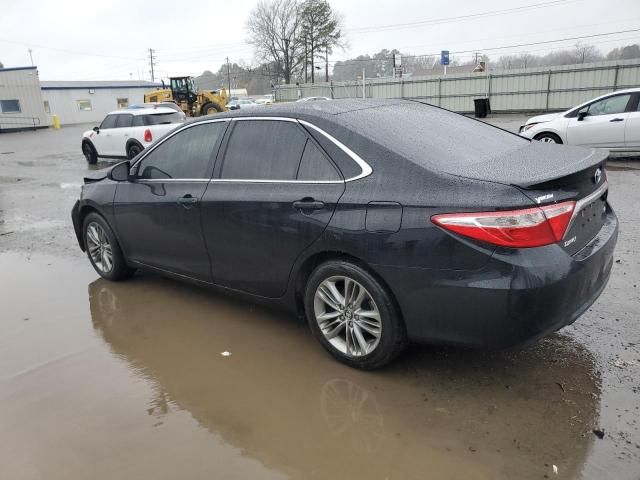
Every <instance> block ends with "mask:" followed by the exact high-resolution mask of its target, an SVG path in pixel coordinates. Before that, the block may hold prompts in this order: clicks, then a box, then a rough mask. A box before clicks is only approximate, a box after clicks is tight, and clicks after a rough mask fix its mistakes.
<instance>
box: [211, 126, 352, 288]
mask: <svg viewBox="0 0 640 480" xmlns="http://www.w3.org/2000/svg"><path fill="white" fill-rule="evenodd" d="M232 123H233V131H232V132H231V134H230V137H229V139H228V141H227V142H226V147H223V149H224V150H225V152H224V158H219V161H218V162H217V166H216V172H215V174H214V179H213V180H212V182H211V183H210V184H209V186H208V188H207V191H206V192H205V195H204V197H203V202H202V224H203V229H204V236H205V241H206V242H207V247H208V250H209V255H210V258H211V270H212V276H213V281H214V283H216V284H218V285H222V286H225V287H228V288H232V289H235V290H241V291H245V292H249V293H252V294H255V295H260V296H263V297H270V298H277V297H280V296H282V295H283V294H284V293H285V290H286V287H287V283H288V280H289V275H290V272H291V268H292V266H293V264H294V262H295V260H296V258H297V257H298V256H299V255H300V254H301V253H302V252H303V251H304V250H305V249H306V248H307V247H309V246H310V245H311V244H312V243H313V242H314V241H315V240H316V239H317V238H318V237H319V236H320V235H321V234H322V232H323V231H324V229H325V228H326V226H327V224H328V223H329V221H330V220H331V216H332V215H333V211H334V209H335V206H336V204H337V202H338V200H339V199H340V197H341V195H342V193H343V192H344V188H345V185H344V180H343V178H342V176H341V175H340V173H339V171H338V170H337V169H336V167H335V166H334V165H333V163H332V162H331V160H329V158H328V157H327V156H326V155H325V153H324V152H323V151H322V150H321V149H320V147H319V146H318V145H317V144H316V143H315V141H314V140H313V139H311V138H309V137H308V135H307V134H306V132H305V131H304V130H303V129H302V127H301V126H300V125H299V124H298V123H297V122H296V121H295V120H290V121H288V120H284V119H283V120H276V119H253V120H244V119H235V120H234V121H233V122H232ZM222 156H223V155H222V151H221V153H220V155H219V157H222Z"/></svg>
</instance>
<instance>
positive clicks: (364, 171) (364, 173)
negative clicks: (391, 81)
mask: <svg viewBox="0 0 640 480" xmlns="http://www.w3.org/2000/svg"><path fill="white" fill-rule="evenodd" d="M244 120H272V121H274V120H275V121H281V122H292V123H298V124H301V125H304V126H307V127H309V128H312V129H314V130H315V131H317V132H318V133H320V134H321V135H324V136H325V137H326V138H327V139H328V140H329V141H330V142H332V143H333V144H334V145H335V146H336V147H338V148H339V149H340V150H342V151H343V152H344V153H346V154H347V156H349V158H351V159H352V160H353V161H354V162H355V163H356V164H357V165H358V166H359V167H360V170H361V172H360V174H358V175H356V176H355V177H349V178H347V179H344V180H271V179H269V180H268V179H254V178H170V179H166V180H164V179H140V180H136V182H137V183H163V182H187V183H189V182H190V183H194V182H215V183H307V184H341V183H346V182H353V181H355V180H360V179H361V178H365V177H368V176H369V175H371V173H373V169H372V168H371V166H370V165H369V164H368V163H367V162H366V161H364V160H363V159H362V157H360V156H359V155H358V154H357V153H355V152H354V151H353V150H351V149H350V148H349V147H347V146H346V145H345V144H344V143H342V142H341V141H340V140H338V139H337V138H335V137H333V136H332V135H330V134H329V133H327V132H325V131H324V130H322V129H321V128H320V127H317V126H315V125H314V124H313V123H310V122H307V121H306V120H299V119H296V118H291V117H277V116H276V117H226V118H216V119H211V120H203V121H201V122H194V123H192V124H190V125H187V126H185V127H183V128H178V129H177V130H176V131H174V132H173V133H171V134H170V135H168V136H167V137H165V138H163V139H162V140H161V141H160V142H158V143H157V144H155V145H153V147H151V148H150V149H149V150H148V151H147V150H146V149H145V150H144V153H143V155H142V157H140V158H139V159H138V160H137V161H136V163H134V164H133V165H131V168H132V169H133V168H135V167H137V165H138V164H139V163H140V162H142V161H143V160H144V159H145V158H146V157H147V155H149V154H151V152H153V151H154V150H155V149H156V148H158V147H159V146H160V145H162V144H163V143H164V142H166V141H167V140H169V139H170V138H171V137H173V136H174V135H177V134H178V133H180V132H182V131H184V130H186V129H187V128H192V127H195V126H197V125H202V124H205V123H216V122H235V121H244Z"/></svg>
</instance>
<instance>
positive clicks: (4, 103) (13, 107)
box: [0, 100, 22, 113]
mask: <svg viewBox="0 0 640 480" xmlns="http://www.w3.org/2000/svg"><path fill="white" fill-rule="evenodd" d="M21 111H22V110H20V100H0V113H20V112H21Z"/></svg>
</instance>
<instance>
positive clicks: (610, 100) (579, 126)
mask: <svg viewBox="0 0 640 480" xmlns="http://www.w3.org/2000/svg"><path fill="white" fill-rule="evenodd" d="M631 97H632V95H631V94H629V93H626V94H620V95H612V96H610V97H606V98H603V99H602V100H598V101H595V102H593V103H591V104H589V105H587V106H585V107H583V108H582V109H580V110H579V111H578V112H576V116H575V117H573V118H570V119H569V123H568V125H567V141H568V143H569V144H570V145H583V146H586V147H603V148H623V147H624V143H625V139H624V136H625V125H626V121H627V117H628V113H627V106H628V105H629V102H631ZM581 112H582V113H584V114H586V115H585V116H584V117H583V118H582V120H580V118H581V116H580V113H581Z"/></svg>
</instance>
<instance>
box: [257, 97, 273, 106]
mask: <svg viewBox="0 0 640 480" xmlns="http://www.w3.org/2000/svg"><path fill="white" fill-rule="evenodd" d="M272 103H273V100H272V99H271V98H266V97H261V98H256V104H257V105H271V104H272Z"/></svg>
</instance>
